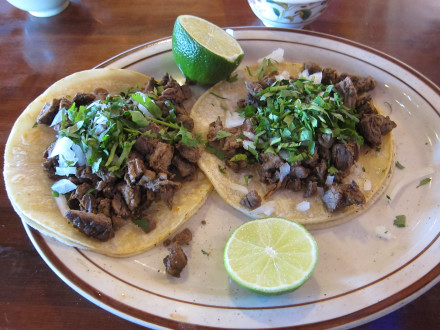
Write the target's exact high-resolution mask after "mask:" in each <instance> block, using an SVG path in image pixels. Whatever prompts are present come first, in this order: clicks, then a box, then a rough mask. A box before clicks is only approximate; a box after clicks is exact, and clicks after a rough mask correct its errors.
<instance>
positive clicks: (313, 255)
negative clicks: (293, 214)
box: [223, 217, 318, 295]
mask: <svg viewBox="0 0 440 330" xmlns="http://www.w3.org/2000/svg"><path fill="white" fill-rule="evenodd" d="M286 221H287V222H288V224H287V223H285V224H284V225H283V224H282V223H281V222H286ZM254 222H255V223H256V222H267V223H269V226H272V227H273V226H276V225H277V224H276V223H275V222H279V223H281V227H280V228H281V229H283V227H285V226H291V225H293V226H294V227H295V230H294V232H295V233H294V234H295V235H296V237H294V236H292V235H291V233H288V234H287V235H285V234H284V232H283V233H281V234H280V235H276V237H275V238H276V240H277V242H276V243H275V244H274V245H277V244H278V245H281V246H277V247H276V250H277V252H278V253H279V254H283V252H289V251H291V250H292V249H295V251H296V252H295V253H289V254H297V255H298V257H299V258H300V259H301V258H303V259H304V256H305V257H306V259H308V260H307V261H306V262H305V263H306V267H305V269H303V274H302V275H299V276H298V274H296V275H295V273H298V268H301V266H303V265H301V264H302V263H304V260H303V261H301V260H299V259H298V260H292V259H291V257H290V258H289V259H288V260H282V259H283V258H281V259H280V258H278V259H280V260H277V262H276V264H275V263H274V264H275V265H274V266H272V265H271V264H270V263H269V262H267V258H266V260H265V258H261V255H262V254H263V253H262V251H263V250H262V249H267V245H268V244H267V240H268V239H269V240H270V239H273V238H274V237H273V236H272V237H271V234H272V232H273V230H272V229H271V228H270V227H267V230H264V231H258V233H256V234H257V236H258V237H254V238H250V241H249V239H248V238H247V237H245V236H248V234H249V232H247V233H246V229H244V228H243V227H245V226H249V225H254V224H255V223H254ZM287 228H288V227H287ZM292 228H293V227H292ZM292 228H291V229H292ZM243 229H244V230H243ZM241 231H242V232H243V235H241V236H239V235H240V232H241ZM288 231H289V230H288V229H286V230H285V232H288ZM292 238H293V239H292ZM283 240H284V241H283ZM295 241H296V242H295ZM232 244H233V245H234V246H232ZM231 246H232V248H231ZM231 249H235V251H233V253H231ZM283 250H284V251H283ZM231 254H235V255H233V256H232V257H233V258H234V259H237V260H239V263H240V264H241V266H242V265H243V264H245V267H247V268H248V269H250V271H247V272H245V277H247V278H244V277H243V276H242V275H243V274H242V273H243V271H242V270H240V269H234V267H236V263H235V262H234V261H233V260H232V261H231V259H230V258H229V256H230V255H231ZM223 260H224V266H225V269H226V271H227V272H228V274H229V276H230V277H231V278H232V279H233V280H234V281H235V282H236V283H238V284H239V285H241V286H242V287H244V288H246V289H248V290H250V291H252V292H255V293H258V294H262V295H281V294H286V293H289V292H292V291H294V290H296V289H298V288H299V287H300V286H302V285H303V284H304V283H305V282H306V281H307V280H308V279H309V278H310V276H311V275H312V274H313V271H314V269H315V267H316V264H317V261H318V245H317V243H316V241H315V239H314V238H313V236H312V235H311V234H310V233H309V232H308V231H307V230H306V229H305V228H304V227H303V226H302V225H300V224H298V223H296V222H293V221H291V220H288V219H284V218H275V217H270V218H263V219H255V220H250V221H248V222H246V223H244V224H242V225H240V226H239V227H238V228H236V229H235V230H234V232H233V233H232V234H231V236H230V237H229V239H228V241H227V243H226V246H225V249H224V258H223ZM268 265H269V266H268ZM241 266H240V267H241ZM261 267H264V268H265V269H267V268H269V269H270V268H271V267H272V268H273V269H283V270H284V272H282V273H281V274H280V272H277V271H274V272H273V273H272V275H273V276H276V277H279V278H284V281H285V282H287V283H283V284H282V285H276V286H270V285H269V286H264V285H259V284H256V283H255V282H256V280H255V279H256V278H258V277H259V276H260V277H261V275H262V274H263V273H264V274H266V273H265V272H260V271H259V270H260V269H261ZM289 269H290V270H291V271H289ZM269 275H270V274H269ZM290 275H292V277H293V278H292V277H291V278H289V276H290ZM263 278H264V277H263Z"/></svg>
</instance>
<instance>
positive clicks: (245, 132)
mask: <svg viewBox="0 0 440 330" xmlns="http://www.w3.org/2000/svg"><path fill="white" fill-rule="evenodd" d="M243 135H244V136H246V137H247V138H248V139H249V140H251V141H255V138H256V137H255V134H254V133H252V132H249V131H243Z"/></svg>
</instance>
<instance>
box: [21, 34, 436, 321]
mask: <svg viewBox="0 0 440 330" xmlns="http://www.w3.org/2000/svg"><path fill="white" fill-rule="evenodd" d="M233 32H234V34H235V36H236V38H237V39H238V40H239V41H240V43H241V45H242V46H243V48H244V50H245V54H246V56H245V59H244V61H243V64H242V65H246V64H248V63H252V62H254V61H256V60H257V59H258V58H261V57H263V56H265V55H267V54H269V53H270V52H271V51H273V50H274V49H276V48H278V47H281V48H283V49H284V50H285V59H286V60H288V61H295V62H306V61H314V62H317V63H320V64H321V65H322V66H330V67H333V68H335V69H337V70H338V71H345V72H349V73H354V74H359V75H363V76H366V75H371V76H373V77H374V78H375V79H376V81H377V88H376V90H375V91H374V93H373V96H374V99H375V101H376V104H377V105H378V106H380V107H381V108H382V109H383V110H384V111H386V112H390V113H391V114H390V115H391V116H392V119H393V120H394V121H395V122H396V123H397V125H398V126H397V128H396V129H395V131H394V136H395V143H396V160H398V161H399V162H400V163H401V164H403V165H404V166H405V169H403V170H400V169H398V168H394V169H393V170H394V173H393V177H392V181H391V184H390V186H389V188H388V189H387V190H386V192H385V194H384V195H383V196H382V197H381V198H380V199H379V200H378V201H377V202H376V203H375V204H374V205H373V206H372V207H371V208H370V209H369V210H368V211H367V212H366V213H364V214H362V216H360V217H358V218H357V219H355V220H353V221H351V222H349V223H347V224H344V225H341V226H338V227H334V228H330V229H325V230H317V231H313V235H314V236H315V238H316V240H317V242H318V246H319V262H318V265H317V268H316V271H315V272H314V274H313V276H312V277H311V279H310V280H309V281H308V282H307V283H306V284H305V285H304V286H302V287H301V288H300V289H298V290H297V291H295V292H293V293H291V294H288V295H283V296H277V297H264V296H258V295H256V294H253V293H250V292H248V291H246V290H244V289H242V288H240V287H239V286H237V285H236V284H235V283H233V282H231V280H230V279H229V278H228V276H227V274H226V271H225V270H224V268H223V261H222V253H223V246H224V244H225V242H226V239H227V237H228V236H229V235H230V233H231V232H232V230H233V229H234V228H236V227H237V226H238V225H239V224H241V223H242V222H243V221H246V220H247V219H246V218H245V217H243V215H241V214H239V213H237V212H236V211H235V210H233V209H232V208H231V207H229V206H228V205H226V204H225V203H224V202H223V201H222V200H221V199H220V198H219V196H218V195H217V194H216V193H215V192H214V193H212V195H211V196H210V198H209V199H208V201H207V203H206V204H205V205H204V206H203V207H202V208H201V210H200V211H199V212H198V213H197V214H196V215H195V216H194V217H193V218H192V219H190V220H189V222H188V227H189V228H190V229H191V230H192V232H193V237H194V239H193V241H192V242H191V244H190V246H188V247H186V248H185V251H186V253H187V255H188V257H189V262H188V266H187V268H185V270H184V271H183V273H182V277H181V278H179V279H175V278H170V277H167V276H166V274H165V273H164V266H163V263H162V259H163V258H164V257H165V256H166V254H167V251H166V249H165V248H163V247H158V248H156V249H154V250H152V251H149V252H147V253H144V254H142V255H139V256H137V257H132V258H126V259H113V258H109V257H104V256H101V255H98V254H94V253H90V252H84V251H80V250H78V249H74V248H69V247H65V246H63V245H60V244H58V243H57V242H55V241H53V240H51V239H48V238H46V237H43V236H41V235H40V234H38V233H37V232H35V231H33V230H30V229H29V228H27V227H26V229H27V232H28V234H29V237H30V238H31V240H32V242H33V244H34V245H35V247H36V248H37V249H38V251H39V253H40V254H41V256H42V257H43V258H44V260H45V261H46V262H47V264H48V265H49V266H50V267H51V268H52V269H53V270H54V271H55V272H56V273H57V275H58V276H59V277H60V278H62V279H63V280H64V281H65V282H66V283H67V284H68V285H70V286H71V287H72V288H73V289H74V290H76V291H77V292H78V293H80V294H81V295H83V296H84V297H86V298H87V299H89V300H91V301H92V302H94V303H95V304H96V305H98V306H100V307H102V308H104V309H106V310H108V311H110V312H112V313H114V314H116V315H119V316H120V317H123V318H125V319H127V320H130V321H133V322H136V323H138V324H142V325H146V326H149V327H155V328H159V327H170V328H177V327H179V326H184V325H183V324H182V322H183V323H187V324H190V325H196V326H209V327H224V328H272V327H288V326H313V327H322V328H329V327H338V326H344V327H348V326H354V325H359V324H361V323H364V322H367V321H370V320H372V319H374V318H376V317H379V316H382V315H384V314H386V313H388V312H390V311H392V310H394V309H396V308H398V307H401V306H402V305H404V304H405V303H407V302H408V301H410V300H412V299H414V298H415V297H416V296H418V295H420V294H421V293H423V292H425V291H426V290H428V289H429V288H430V287H432V286H433V285H434V284H435V283H437V282H438V280H439V274H440V267H439V260H440V254H439V253H438V251H439V250H440V186H439V184H438V182H439V179H440V178H439V165H440V142H439V131H440V108H439V107H440V89H439V88H438V87H436V86H435V85H434V84H433V83H432V82H430V81H429V80H428V79H427V78H426V77H424V76H422V75H421V74H419V73H418V72H416V71H415V70H413V69H411V68H409V67H408V66H406V65H404V64H403V63H401V62H399V61H397V60H396V59H394V58H391V57H389V56H387V55H385V54H382V53H380V52H378V51H376V50H374V49H370V48H368V47H365V46H362V45H359V44H357V43H354V42H352V41H348V40H344V39H340V38H336V37H333V36H328V35H323V34H318V33H313V32H308V31H289V30H282V29H267V28H236V29H234V31H233ZM170 49H171V40H170V39H162V40H158V41H155V42H151V43H147V44H144V45H141V46H139V47H136V48H134V49H131V50H129V51H127V52H124V53H122V54H120V55H118V56H116V57H114V58H111V59H110V60H108V61H106V62H104V63H102V64H101V65H99V66H98V67H117V68H129V69H133V70H137V71H140V72H143V73H146V74H148V75H151V76H154V77H157V78H161V77H162V75H163V74H165V73H166V72H169V73H170V74H172V75H173V76H175V77H176V78H177V79H178V80H183V77H182V75H181V74H180V72H179V71H178V69H177V67H176V65H175V64H174V61H173V57H172V53H171V51H170ZM202 91H203V90H202V89H200V88H199V89H198V90H195V92H196V94H198V93H201V92H202ZM198 95H199V94H198ZM428 177H429V178H431V179H432V181H431V183H429V184H426V185H423V186H421V187H419V188H416V187H417V185H418V183H419V181H420V180H421V179H425V178H428ZM386 195H388V196H389V197H390V198H391V200H390V199H389V198H386ZM400 214H404V215H406V218H407V226H406V227H405V228H397V227H395V226H394V225H393V219H394V218H395V217H396V216H397V215H400ZM202 220H204V221H206V224H202ZM378 226H384V227H385V228H386V229H387V231H388V234H389V239H383V238H380V237H379V236H378V235H377V234H376V228H377V227H378Z"/></svg>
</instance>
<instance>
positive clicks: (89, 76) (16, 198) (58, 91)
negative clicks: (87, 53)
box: [3, 69, 212, 257]
mask: <svg viewBox="0 0 440 330" xmlns="http://www.w3.org/2000/svg"><path fill="white" fill-rule="evenodd" d="M149 79H150V77H148V76H146V75H144V74H141V73H138V72H134V71H130V70H123V69H95V70H87V71H81V72H78V73H75V74H72V75H70V76H68V77H66V78H63V79H61V80H59V81H58V82H56V83H54V84H53V85H52V86H50V87H49V88H48V89H47V90H46V91H45V92H44V93H43V94H42V95H40V96H39V97H38V98H37V99H35V100H34V101H33V102H32V103H31V104H30V105H29V106H28V107H27V108H26V109H25V110H24V111H23V113H22V114H21V115H20V117H19V118H18V119H17V121H16V122H15V124H14V126H13V128H12V130H11V133H10V135H9V138H8V141H7V143H6V148H5V155H4V160H5V162H4V173H3V175H4V179H5V184H6V191H7V193H8V197H9V199H10V201H11V203H12V205H13V207H14V209H15V210H16V212H17V213H18V215H19V216H20V217H21V219H22V220H23V221H24V222H25V223H27V224H28V225H29V226H31V227H33V228H35V229H37V230H39V231H40V232H42V233H43V234H46V235H48V236H51V237H54V238H56V239H58V240H59V241H60V242H62V243H65V244H67V245H71V246H76V247H79V248H84V249H89V250H92V251H95V252H99V253H102V254H105V255H110V256H118V257H122V256H131V255H135V254H138V253H141V252H143V251H146V250H148V249H150V248H153V247H154V246H156V245H157V244H159V243H160V242H161V241H162V240H164V239H166V238H167V237H168V236H170V235H171V234H173V233H174V232H175V231H176V230H177V229H178V228H179V227H180V226H181V225H182V224H183V223H184V222H185V221H186V220H187V219H188V218H190V217H191V216H192V215H193V214H194V213H195V212H196V211H197V210H198V209H199V208H200V207H201V206H202V205H203V203H204V202H205V200H206V198H207V196H208V194H209V192H210V191H211V189H212V185H211V184H210V182H209V180H208V179H207V178H206V176H205V175H204V174H203V173H202V172H201V171H200V170H198V172H197V173H196V174H195V176H194V180H192V181H188V182H185V183H184V184H183V185H182V188H181V189H180V190H179V191H178V192H177V193H176V194H175V195H174V200H173V201H174V202H173V208H172V209H171V210H170V209H168V207H167V206H166V205H165V203H163V202H157V203H155V204H153V205H152V206H151V207H150V210H151V219H152V220H154V221H155V222H156V228H155V229H154V230H152V231H151V232H149V233H145V232H144V231H143V230H142V229H140V228H139V227H137V226H136V225H134V224H133V223H132V222H131V221H130V222H129V223H127V224H126V225H124V226H123V227H122V228H121V229H119V230H117V231H116V233H115V237H114V238H112V239H110V240H108V241H106V242H101V241H98V240H96V239H93V238H89V237H87V236H86V235H84V234H82V233H80V232H79V231H78V230H77V229H75V228H73V226H72V224H70V223H69V222H68V221H67V219H66V218H64V216H63V215H62V214H61V212H60V210H59V209H58V207H57V204H56V202H55V199H54V197H53V196H52V191H51V188H50V187H51V185H52V184H53V183H54V181H52V180H51V179H49V178H48V176H47V174H46V173H45V171H44V170H43V167H42V161H43V152H44V150H45V149H46V148H47V147H48V145H49V144H50V143H51V142H53V141H54V140H55V133H56V132H55V131H54V130H53V129H52V128H50V127H48V126H46V125H38V126H36V127H34V124H35V122H36V118H37V115H38V114H39V113H40V111H41V109H42V107H43V105H44V104H45V103H46V102H50V101H51V100H52V99H53V98H60V97H63V96H64V97H65V96H70V97H73V96H74V95H75V94H76V93H77V92H93V90H94V89H95V88H98V87H101V88H105V89H107V90H108V91H109V92H110V93H119V92H120V91H122V90H124V89H127V88H129V87H136V86H139V87H143V86H144V85H145V83H146V82H147V81H148V80H149Z"/></svg>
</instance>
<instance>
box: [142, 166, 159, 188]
mask: <svg viewBox="0 0 440 330" xmlns="http://www.w3.org/2000/svg"><path fill="white" fill-rule="evenodd" d="M156 177H157V175H156V172H154V171H151V170H148V169H146V170H145V171H144V174H143V175H142V177H141V178H140V179H139V181H138V184H139V185H140V186H145V185H146V184H147V183H148V182H151V181H153V180H154V179H156Z"/></svg>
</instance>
